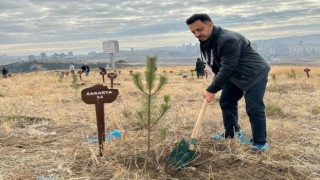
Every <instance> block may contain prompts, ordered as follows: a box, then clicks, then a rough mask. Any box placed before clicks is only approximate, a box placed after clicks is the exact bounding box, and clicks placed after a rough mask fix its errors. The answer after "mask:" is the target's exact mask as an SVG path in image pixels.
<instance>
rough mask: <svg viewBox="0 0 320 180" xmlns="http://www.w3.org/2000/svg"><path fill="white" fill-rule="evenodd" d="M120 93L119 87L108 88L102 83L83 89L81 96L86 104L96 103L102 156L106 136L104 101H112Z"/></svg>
mask: <svg viewBox="0 0 320 180" xmlns="http://www.w3.org/2000/svg"><path fill="white" fill-rule="evenodd" d="M118 94H119V91H118V89H108V87H107V86H102V85H96V86H93V87H90V88H86V89H83V90H82V91H81V98H82V100H83V101H84V102H85V103H86V104H95V108H96V118H97V128H98V139H99V154H100V156H102V151H103V142H104V141H105V138H106V134H105V122H104V103H112V102H113V101H114V100H115V99H116V98H117V96H118Z"/></svg>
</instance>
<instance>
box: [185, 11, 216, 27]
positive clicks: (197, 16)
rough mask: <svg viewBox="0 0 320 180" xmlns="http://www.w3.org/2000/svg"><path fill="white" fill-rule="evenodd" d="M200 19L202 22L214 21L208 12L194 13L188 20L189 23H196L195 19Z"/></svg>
mask: <svg viewBox="0 0 320 180" xmlns="http://www.w3.org/2000/svg"><path fill="white" fill-rule="evenodd" d="M197 20H200V21H202V22H212V20H211V18H210V17H209V16H208V15H207V14H193V15H192V16H191V17H189V18H188V19H187V20H186V23H187V25H189V24H192V23H194V22H195V21H197Z"/></svg>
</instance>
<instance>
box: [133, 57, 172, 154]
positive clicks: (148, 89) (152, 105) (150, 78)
mask: <svg viewBox="0 0 320 180" xmlns="http://www.w3.org/2000/svg"><path fill="white" fill-rule="evenodd" d="M156 63H157V56H147V66H146V70H145V80H146V82H145V83H143V82H142V78H141V74H140V73H134V74H133V76H132V79H133V82H134V84H135V86H136V87H137V88H138V89H139V90H140V91H141V92H142V103H141V109H140V110H138V111H137V115H138V118H139V120H140V121H141V122H142V123H143V125H144V126H145V128H146V129H147V130H148V150H147V154H148V156H150V133H151V129H152V127H154V126H155V125H156V124H157V123H158V122H159V120H160V119H161V118H162V117H163V116H164V115H165V113H166V112H167V111H168V109H169V108H170V106H169V100H170V97H169V96H168V95H165V96H164V97H163V103H162V104H161V105H160V107H156V96H157V94H158V93H159V91H160V90H161V89H162V88H163V87H164V85H165V84H167V82H168V80H167V78H166V77H165V76H163V75H160V78H159V81H158V84H157V85H156V78H157V77H156V71H157V64H156Z"/></svg>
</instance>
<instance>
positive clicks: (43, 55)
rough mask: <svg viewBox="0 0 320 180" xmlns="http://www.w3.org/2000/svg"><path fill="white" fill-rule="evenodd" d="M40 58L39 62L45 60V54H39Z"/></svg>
mask: <svg viewBox="0 0 320 180" xmlns="http://www.w3.org/2000/svg"><path fill="white" fill-rule="evenodd" d="M40 57H41V60H45V59H47V54H46V53H44V52H43V53H40Z"/></svg>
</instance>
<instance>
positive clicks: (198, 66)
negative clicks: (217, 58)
mask: <svg viewBox="0 0 320 180" xmlns="http://www.w3.org/2000/svg"><path fill="white" fill-rule="evenodd" d="M205 67H206V66H205V63H204V62H203V61H201V59H200V58H197V62H196V69H195V71H196V72H197V77H198V79H199V77H201V78H203V76H204V75H205V72H204V69H205Z"/></svg>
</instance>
